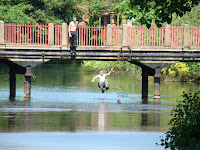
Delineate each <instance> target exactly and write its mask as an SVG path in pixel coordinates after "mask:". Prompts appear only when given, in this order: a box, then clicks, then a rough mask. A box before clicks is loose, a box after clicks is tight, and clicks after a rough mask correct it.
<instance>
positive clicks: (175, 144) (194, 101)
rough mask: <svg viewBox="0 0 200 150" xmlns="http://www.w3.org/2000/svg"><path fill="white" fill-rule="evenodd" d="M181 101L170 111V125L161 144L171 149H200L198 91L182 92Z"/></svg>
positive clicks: (199, 99) (199, 98)
mask: <svg viewBox="0 0 200 150" xmlns="http://www.w3.org/2000/svg"><path fill="white" fill-rule="evenodd" d="M182 97H183V98H184V99H183V101H181V102H179V103H178V105H177V106H176V108H174V109H173V111H172V116H173V118H172V119H171V120H170V123H169V124H170V125H171V126H172V127H171V128H170V130H169V131H168V132H167V133H166V136H165V138H164V139H162V140H161V142H162V143H161V145H163V146H165V148H170V149H171V150H176V149H177V150H199V149H200V92H197V93H194V94H192V93H189V94H187V93H183V95H182Z"/></svg>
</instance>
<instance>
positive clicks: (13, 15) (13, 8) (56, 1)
mask: <svg viewBox="0 0 200 150" xmlns="http://www.w3.org/2000/svg"><path fill="white" fill-rule="evenodd" d="M73 16H77V18H78V19H81V17H82V10H81V8H80V7H78V5H77V1H76V0H67V1H66V0H51V1H50V0H3V1H1V2H0V20H3V21H4V22H6V23H31V24H35V23H41V24H47V23H54V24H60V23H62V22H67V23H69V22H70V21H71V20H72V17H73Z"/></svg>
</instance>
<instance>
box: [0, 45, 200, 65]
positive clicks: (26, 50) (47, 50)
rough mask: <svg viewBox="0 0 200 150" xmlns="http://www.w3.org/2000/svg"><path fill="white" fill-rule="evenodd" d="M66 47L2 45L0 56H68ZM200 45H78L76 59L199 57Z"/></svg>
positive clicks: (185, 59) (182, 58) (43, 57)
mask: <svg viewBox="0 0 200 150" xmlns="http://www.w3.org/2000/svg"><path fill="white" fill-rule="evenodd" d="M69 50H70V49H69V48H68V47H63V46H60V45H54V46H48V45H46V46H34V45H31V46H28V45H4V46H1V49H0V58H1V59H4V58H18V59H20V58H23V59H71V55H70V52H69ZM199 52H200V49H170V48H162V49H159V48H156V49H155V48H145V49H142V48H134V47H120V46H112V47H111V46H99V47H98V46H78V47H77V56H76V57H75V59H83V60H126V61H154V62H155V61H163V62H164V61H199V60H200V53H199Z"/></svg>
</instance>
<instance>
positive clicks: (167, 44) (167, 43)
mask: <svg viewBox="0 0 200 150" xmlns="http://www.w3.org/2000/svg"><path fill="white" fill-rule="evenodd" d="M165 28H166V29H165V47H170V37H171V36H170V35H171V29H170V25H166V26H165Z"/></svg>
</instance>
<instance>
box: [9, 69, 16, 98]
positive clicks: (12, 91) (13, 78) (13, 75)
mask: <svg viewBox="0 0 200 150" xmlns="http://www.w3.org/2000/svg"><path fill="white" fill-rule="evenodd" d="M9 76H10V78H9V81H10V99H11V100H12V99H14V98H15V95H16V71H15V68H14V67H10V71H9Z"/></svg>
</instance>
